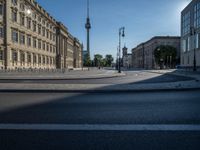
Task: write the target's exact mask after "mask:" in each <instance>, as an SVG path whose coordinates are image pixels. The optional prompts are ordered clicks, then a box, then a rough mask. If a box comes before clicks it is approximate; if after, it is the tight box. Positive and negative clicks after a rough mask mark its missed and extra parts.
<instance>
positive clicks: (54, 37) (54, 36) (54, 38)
mask: <svg viewBox="0 0 200 150" xmlns="http://www.w3.org/2000/svg"><path fill="white" fill-rule="evenodd" d="M53 41H54V42H55V41H56V35H55V34H53Z"/></svg>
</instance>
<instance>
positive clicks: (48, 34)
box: [47, 30, 49, 39]
mask: <svg viewBox="0 0 200 150" xmlns="http://www.w3.org/2000/svg"><path fill="white" fill-rule="evenodd" d="M48 38H49V31H48V30H47V39H48Z"/></svg>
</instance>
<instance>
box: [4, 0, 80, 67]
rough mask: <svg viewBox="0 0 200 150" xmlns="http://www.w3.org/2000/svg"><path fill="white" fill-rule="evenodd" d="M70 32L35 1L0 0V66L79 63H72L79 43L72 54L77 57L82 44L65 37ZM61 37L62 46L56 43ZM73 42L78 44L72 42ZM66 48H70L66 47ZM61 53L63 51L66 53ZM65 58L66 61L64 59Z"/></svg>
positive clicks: (69, 64)
mask: <svg viewBox="0 0 200 150" xmlns="http://www.w3.org/2000/svg"><path fill="white" fill-rule="evenodd" d="M61 35H62V36H61ZM69 35H70V33H69V32H68V31H67V30H66V27H64V25H60V23H58V22H57V21H56V20H55V19H54V18H53V17H51V16H50V15H49V14H48V12H46V11H45V10H44V9H43V8H42V7H41V6H40V5H39V4H38V3H37V2H36V1H35V0H0V45H1V46H0V68H1V69H17V68H37V69H39V68H41V69H55V68H68V67H76V66H77V67H78V66H82V65H81V63H82V61H80V62H78V64H80V65H75V66H74V65H73V60H74V50H76V49H77V48H76V46H77V45H78V46H79V48H80V49H79V51H78V53H77V52H75V54H76V55H78V56H79V55H81V54H79V53H82V50H81V47H82V46H81V44H80V43H79V42H78V40H77V39H76V38H74V37H72V36H70V38H68V37H69ZM60 37H65V38H64V39H63V40H65V42H64V43H63V45H62V46H59V44H61V42H60V41H59V40H58V39H60ZM68 40H69V42H68ZM75 41H76V42H77V43H78V44H76V45H74V43H75ZM58 42H60V43H58ZM68 44H70V45H68ZM58 46H59V47H58ZM67 47H69V49H67V50H66V48H67ZM60 48H61V49H60ZM65 50H66V51H65ZM63 52H66V53H65V54H66V56H65V55H64V53H63ZM61 53H62V55H61ZM75 57H76V56H75ZM64 58H66V59H65V61H66V63H64V62H63V61H64ZM79 60H80V59H79ZM58 61H60V62H58ZM70 61H71V62H70ZM77 61H78V60H77Z"/></svg>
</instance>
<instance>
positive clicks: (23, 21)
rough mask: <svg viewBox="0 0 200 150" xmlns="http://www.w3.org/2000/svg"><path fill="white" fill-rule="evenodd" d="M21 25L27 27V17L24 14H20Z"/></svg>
mask: <svg viewBox="0 0 200 150" xmlns="http://www.w3.org/2000/svg"><path fill="white" fill-rule="evenodd" d="M20 24H21V25H22V26H24V25H25V16H24V14H20Z"/></svg>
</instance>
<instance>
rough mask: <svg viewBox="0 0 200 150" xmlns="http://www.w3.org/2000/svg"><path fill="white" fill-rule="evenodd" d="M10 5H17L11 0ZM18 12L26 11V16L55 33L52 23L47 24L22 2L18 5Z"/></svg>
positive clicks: (15, 1) (16, 2)
mask: <svg viewBox="0 0 200 150" xmlns="http://www.w3.org/2000/svg"><path fill="white" fill-rule="evenodd" d="M11 2H12V4H13V5H14V6H17V5H18V0H11ZM20 10H21V11H28V14H29V15H30V16H32V18H33V19H34V20H37V21H38V22H40V23H42V24H43V25H44V26H46V27H47V28H49V29H51V30H53V31H56V29H55V27H54V26H53V24H52V23H50V22H48V21H47V20H46V19H43V17H42V16H41V15H39V14H37V13H36V12H34V11H33V10H32V9H31V8H30V7H29V6H27V5H26V4H25V3H24V2H21V3H20Z"/></svg>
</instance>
